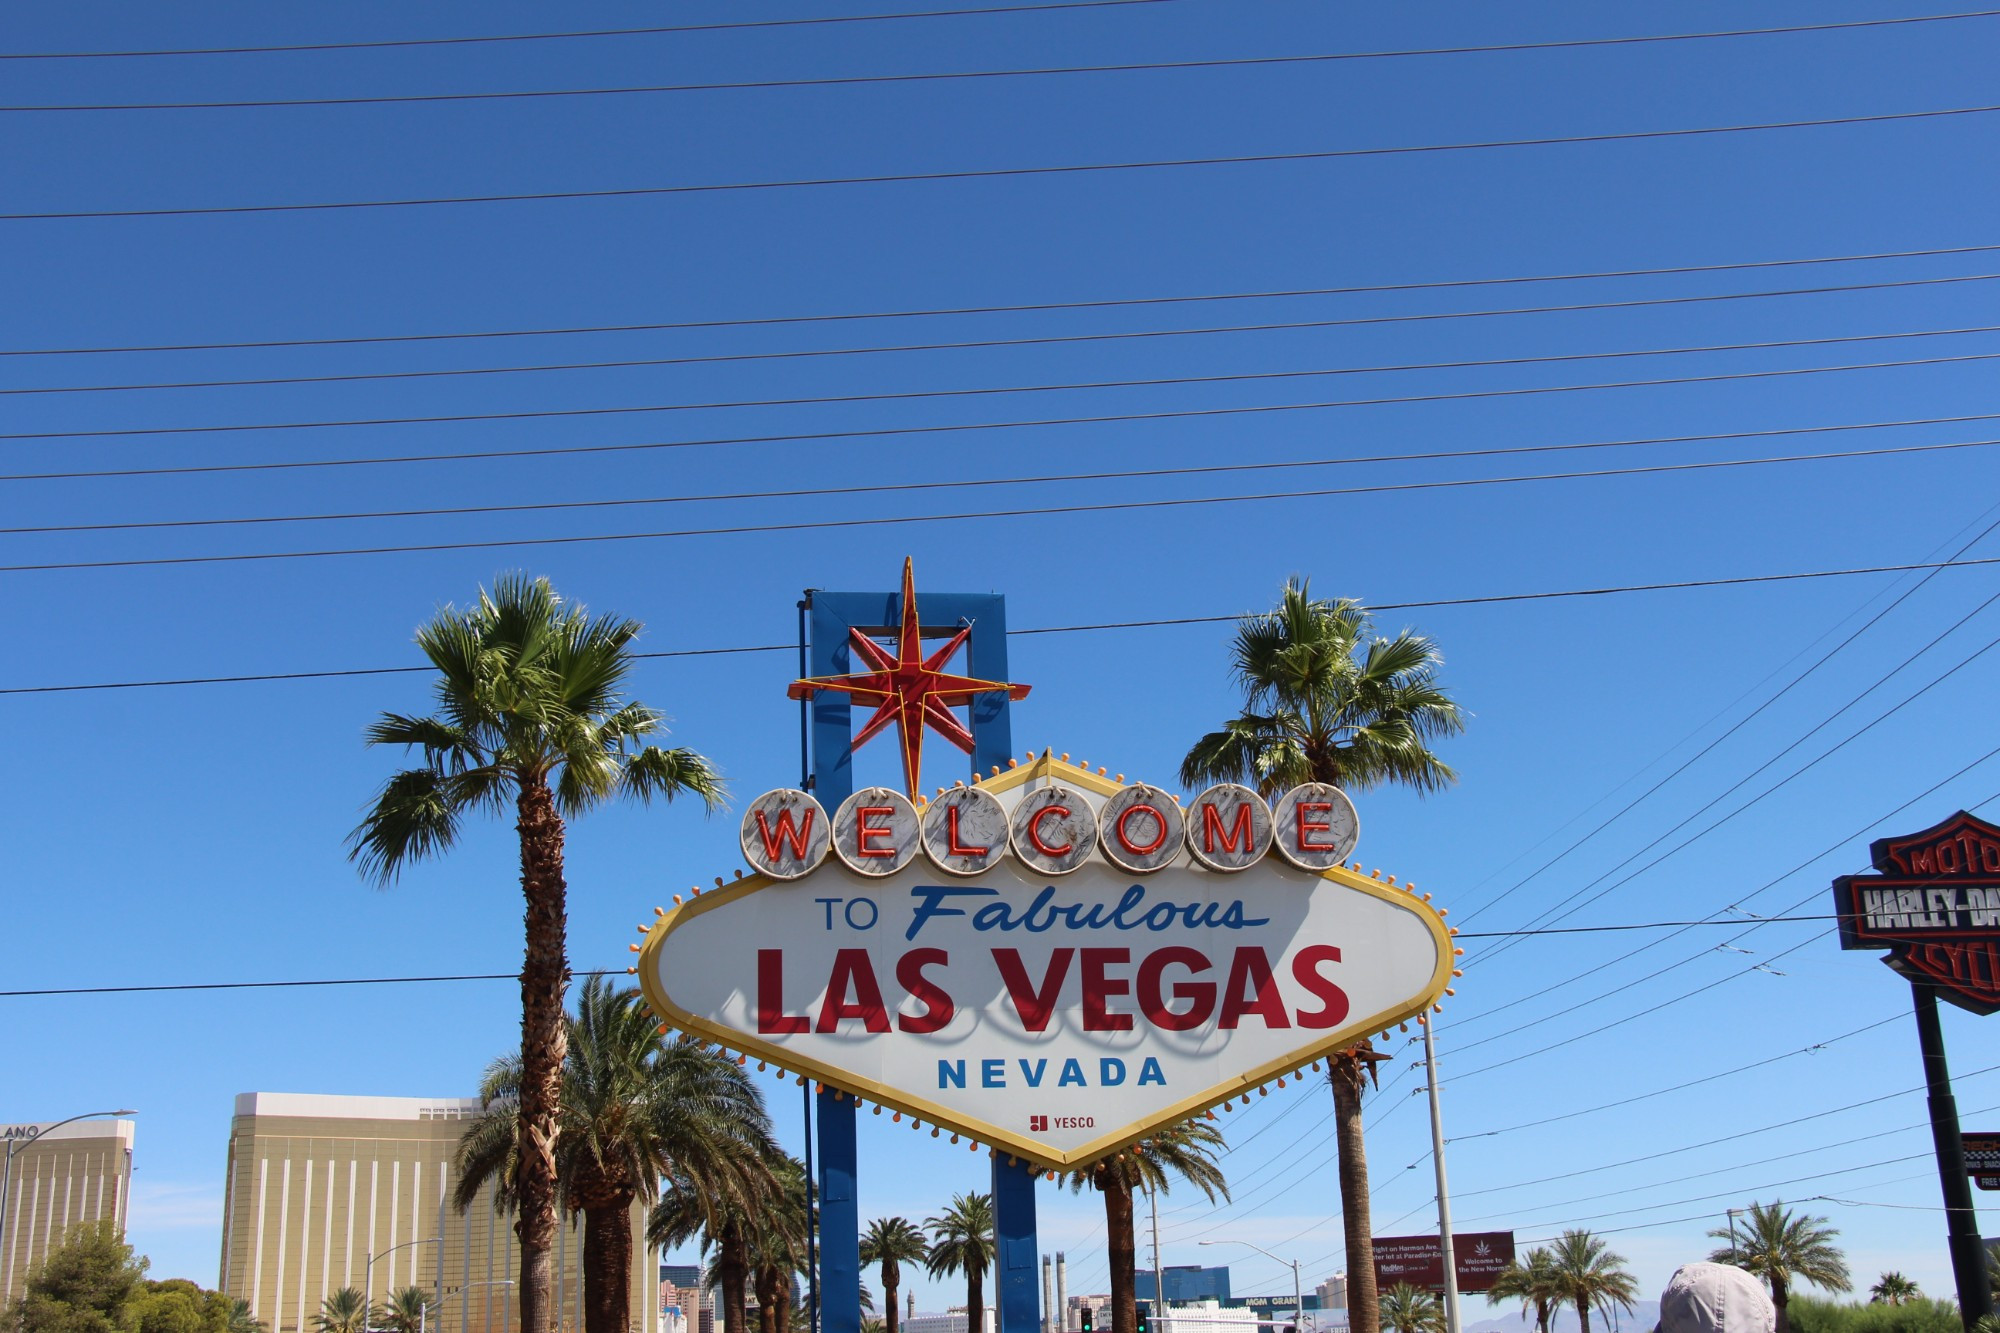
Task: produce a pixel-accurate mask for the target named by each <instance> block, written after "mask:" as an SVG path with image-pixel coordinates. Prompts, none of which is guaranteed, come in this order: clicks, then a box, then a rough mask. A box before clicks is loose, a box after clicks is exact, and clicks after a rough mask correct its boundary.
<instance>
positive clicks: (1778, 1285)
mask: <svg viewBox="0 0 2000 1333" xmlns="http://www.w3.org/2000/svg"><path fill="white" fill-rule="evenodd" d="M1771 1304H1772V1305H1773V1306H1775V1307H1776V1308H1777V1311H1778V1328H1777V1333H1792V1293H1791V1292H1789V1291H1787V1290H1785V1279H1783V1278H1781V1277H1779V1276H1777V1275H1776V1274H1775V1273H1774V1274H1772V1276H1771ZM1585 1333H1588V1330H1585Z"/></svg>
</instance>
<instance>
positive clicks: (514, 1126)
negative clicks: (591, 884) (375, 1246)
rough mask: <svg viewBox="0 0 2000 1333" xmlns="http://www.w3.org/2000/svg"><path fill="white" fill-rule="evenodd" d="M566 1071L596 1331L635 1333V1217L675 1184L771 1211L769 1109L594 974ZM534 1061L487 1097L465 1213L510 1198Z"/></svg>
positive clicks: (504, 1069) (570, 1174)
mask: <svg viewBox="0 0 2000 1333" xmlns="http://www.w3.org/2000/svg"><path fill="white" fill-rule="evenodd" d="M564 1038H565V1040H564V1045H565V1066H564V1076H563V1081H562V1097H561V1101H560V1103H559V1104H558V1109H557V1117H556V1143H555V1162H556V1182H557V1188H558V1198H559V1199H560V1201H561V1203H562V1205H563V1207H565V1208H566V1209H567V1210H568V1211H570V1212H572V1213H582V1214H583V1293H584V1297H583V1308H584V1329H585V1333H622V1330H623V1329H624V1328H625V1326H626V1322H627V1317H628V1309H629V1306H630V1303H631V1289H632V1206H633V1204H634V1203H637V1202H641V1201H643V1202H646V1203H651V1202H653V1201H654V1200H655V1199H656V1198H658V1197H659V1181H660V1179H661V1178H662V1177H663V1176H669V1175H677V1176H680V1177H683V1178H686V1179H689V1180H692V1181H695V1182H698V1183H699V1187H700V1188H701V1189H702V1190H703V1191H704V1192H705V1193H706V1194H708V1195H710V1196H712V1197H714V1198H717V1199H720V1200H734V1201H736V1202H738V1203H739V1204H741V1205H743V1206H744V1207H746V1208H747V1207H749V1206H750V1205H751V1204H752V1203H753V1202H754V1201H758V1200H761V1199H762V1198H763V1197H764V1196H765V1194H766V1193H767V1192H768V1190H767V1182H768V1180H769V1173H768V1170H767V1169H766V1167H765V1165H764V1162H765V1159H766V1158H767V1156H768V1154H770V1153H771V1152H772V1151H774V1149H773V1147H772V1141H771V1122H770V1117H769V1115H768V1114H767V1113H766V1112H765V1109H764V1099H763V1096H762V1094H761V1093H759V1092H758V1090H757V1087H756V1085H755V1084H753V1083H752V1082H751V1081H750V1077H749V1075H748V1074H747V1073H745V1072H744V1070H743V1069H742V1068H741V1067H739V1066H738V1065H737V1064H736V1062H735V1061H733V1060H730V1059H727V1058H726V1057H723V1056H720V1055H717V1054H715V1053H714V1052H712V1051H710V1050H708V1049H706V1048H705V1047H702V1046H699V1045H696V1044H695V1043H693V1042H691V1041H688V1040H685V1039H681V1040H673V1041H669V1040H667V1039H665V1038H664V1037H663V1036H662V1035H661V1033H660V1030H659V1025H658V1024H657V1023H656V1022H655V1021H654V1020H653V1018H652V1017H651V1016H650V1015H649V1014H648V1013H647V1012H646V1009H645V1007H644V1004H643V1003H642V1001H641V1000H640V998H639V993H638V992H637V991H631V990H625V991H620V990H615V989H614V988H613V987H612V986H611V985H610V983H608V982H607V981H605V980H604V979H603V978H601V977H591V978H590V979H589V980H587V981H586V982H585V983H584V986H583V991H582V992H581V994H580V995H579V996H578V999H577V1007H576V1013H575V1014H574V1015H572V1016H566V1017H565V1021H564ZM520 1087H521V1061H520V1060H519V1059H518V1058H510V1059H505V1060H499V1061H496V1062H495V1063H494V1064H493V1066H492V1067H491V1068H490V1069H488V1070H487V1073H486V1078H485V1081H484V1082H483V1083H482V1084H481V1086H480V1090H479V1093H480V1101H481V1105H482V1107H483V1108H484V1109H483V1111H482V1113H481V1115H480V1116H479V1118H478V1119H476V1120H474V1121H473V1122H472V1123H471V1124H470V1125H468V1126H467V1127H466V1130H465V1133H464V1135H462V1136H461V1138H460V1140H459V1146H458V1169H459V1178H458V1185H457V1187H456V1189H455V1191H454V1193H453V1202H454V1203H455V1204H456V1205H457V1207H458V1209H459V1211H461V1212H463V1211H464V1210H466V1209H467V1208H469V1207H471V1206H472V1202H473V1200H474V1198H476V1197H477V1196H478V1194H479V1191H480V1189H481V1188H482V1187H484V1186H485V1185H487V1184H488V1183H489V1182H497V1183H498V1184H499V1186H500V1188H499V1189H498V1190H497V1191H496V1203H498V1204H500V1205H501V1206H506V1205H510V1204H513V1203H515V1202H516V1196H515V1195H514V1193H513V1191H512V1190H511V1189H510V1188H509V1182H510V1181H512V1180H513V1179H514V1178H515V1176H514V1172H513V1170H512V1167H513V1164H514V1160H515V1157H516V1155H517V1153H518V1144H519V1143H520V1140H521V1134H520V1126H519V1123H518V1121H519V1116H520V1103H519V1100H518V1097H519V1091H520Z"/></svg>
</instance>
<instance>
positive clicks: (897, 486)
mask: <svg viewBox="0 0 2000 1333" xmlns="http://www.w3.org/2000/svg"><path fill="white" fill-rule="evenodd" d="M1994 445H2000V439H1989V440H1957V441H1947V442H1943V443H1934V444H1903V445H1886V446H1884V447H1882V448H1879V449H1847V450H1839V451H1835V452H1830V453H1820V454H1791V455H1786V456H1784V457H1775V458H1731V459H1713V460H1707V461H1701V462H1692V463H1659V464H1650V465H1644V466H1638V467H1628V468H1600V469H1594V470H1591V471H1584V472H1547V473H1539V474H1535V475H1532V476H1514V477H1465V478H1456V479H1447V480H1442V481H1410V482H1383V483H1379V484H1377V485H1372V486H1343V487H1338V488H1332V489H1325V490H1317V491H1310V492H1307V491H1298V492H1290V493H1289V494H1295V495H1298V496H1300V497H1306V496H1316V497H1321V498H1324V497H1326V496H1331V495H1371V494H1378V493H1383V492H1394V491H1412V490H1451V489H1458V488H1463V487H1478V486H1500V485H1514V484H1517V483H1522V482H1531V481H1573V480H1580V479H1595V478H1606V477H1628V476H1639V475H1642V474H1649V473H1668V472H1695V471H1705V470H1712V469H1717V468H1733V467H1756V466H1763V465H1767V464H1773V465H1774V464H1780V463H1812V462H1831V461H1834V460H1838V459H1848V458H1881V457H1891V456H1897V455H1903V454H1926V453H1939V452H1951V451H1956V450H1960V449H1985V448H1991V447H1993V446H1994ZM1541 447H1542V448H1544V449H1546V448H1548V447H1550V446H1541ZM1458 452H1460V453H1473V454H1475V455H1485V454H1486V453H1488V452H1489V451H1483V450H1472V451H1458ZM1491 452H1508V451H1491ZM1361 461H1363V460H1359V459H1353V458H1320V459H1302V460H1300V461H1298V462H1289V463H1282V462H1281V463H1216V464H1209V465H1207V466H1201V467H1168V468H1132V469H1125V470H1121V471H1111V472H1063V473H1044V474H1040V475H1033V476H1016V477H979V478H972V479H967V480H960V481H904V482H883V483H878V484H874V485H867V486H809V487H797V488H792V489H787V490H767V491H715V492H710V493H708V494H701V495H653V496H633V497H630V498H625V499H614V500H546V501H540V502H534V503H523V504H495V505H457V506H449V507H440V508H432V509H375V510H350V511H346V512H336V513H318V514H267V515H253V516H242V517H225V518H185V519H149V520H143V521H134V522H128V523H49V524H41V525H34V526H23V527H15V528H0V536H28V535H34V536H47V535H51V534H56V533H73V532H157V531H179V530H184V529H189V528H228V527H255V526H271V525H280V524H295V523H348V522H361V521H377V520H384V519H405V518H424V519H430V518H463V517H468V516H471V515H485V514H530V513H565V512H571V511H575V510H600V509H628V508H634V507H638V508H645V507H652V506H658V505H679V504H714V503H721V502H728V501H741V500H790V499H801V498H827V497H832V496H852V495H884V494H895V495H900V494H909V493H921V492H926V491H950V490H966V489H969V488H977V487H1002V486H1042V485H1049V484H1052V483H1075V482H1091V481H1137V480H1153V479H1160V478H1166V477H1187V476H1208V475H1215V474H1223V473H1236V472H1269V471H1276V470H1281V469H1292V468H1322V467H1344V466H1349V465H1352V464H1355V463H1358V462H1361ZM1371 461H1377V462H1389V461H1394V462H1403V461H1409V458H1408V457H1407V456H1397V455H1387V456H1383V457H1378V458H1376V459H1374V460H1371ZM1227 498H1228V497H1216V496H1210V497H1197V498H1196V499H1192V500H1190V501H1188V503H1225V502H1226V501H1227ZM1254 498H1260V499H1261V498H1268V497H1261V496H1260V497H1254ZM1129 503H1148V502H1129Z"/></svg>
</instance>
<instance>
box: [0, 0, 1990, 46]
mask: <svg viewBox="0 0 2000 1333" xmlns="http://www.w3.org/2000/svg"><path fill="white" fill-rule="evenodd" d="M1168 3H1172V0H1061V2H1060V3H1048V4H1037V5H990V6H985V7H982V8H978V9H918V10H904V11H902V12H900V13H890V14H832V15H826V16H824V17H819V18H797V19H741V20H736V21H733V22H727V23H676V24H670V25H663V26H659V27H647V28H584V29H580V30H577V31H573V32H517V33H501V34H497V35H492V36H473V37H404V38H390V39H386V40H381V41H372V42H293V43H288V44H285V45H281V46H182V47H169V48H166V49H160V50H135V51H8V52H0V60H128V59H132V58H135V57H148V56H242V55H271V54H274V53H280V52H295V51H382V50H390V49H396V48H404V47H416V46H478V45H482V44H486V43H496V42H555V41H571V40H574V39H577V38H585V37H651V36H657V35H660V34H666V33H683V32H735V31H742V30H745V29H753V28H800V27H817V26H822V25H825V24H832V23H882V22H886V21H889V20H893V19H935V18H972V17H976V16H978V17H983V16H985V15H989V14H1038V13H1043V12H1046V11H1051V10H1062V9H1111V8H1116V7H1119V6H1123V5H1157V4H1168ZM1995 12H2000V11H1995ZM1978 17H1983V16H1982V15H1979V14H1973V13H1969V12H1968V13H1963V14H1936V15H1926V16H1923V19H1922V20H1920V19H1916V18H1910V19H1875V20H1868V21H1864V22H1863V23H1861V24H1856V25H1854V26H1873V25H1874V24H1878V23H1879V24H1889V23H1912V22H1918V21H1926V20H1927V21H1930V22H1938V21H1942V20H1945V19H1953V18H1978ZM1816 26H1817V25H1814V26H1809V27H1801V28H1800V29H1798V31H1802V32H1810V31H1814V30H1815V28H1816ZM1827 26H1828V27H1845V26H1848V25H1846V24H1829V25H1827ZM1752 31H1755V30H1752ZM1771 31H1774V32H1784V31H1788V29H1783V28H1777V29H1772V30H1771ZM1709 35H1710V34H1707V33H1693V34H1689V35H1688V36H1689V37H1697V36H1709ZM1714 35H1716V36H1724V35H1728V36H1734V35H1736V34H1733V33H1732V34H1714ZM1745 35H1748V34H1747V33H1746V34H1745ZM1623 40H1627V41H1630V40H1636V39H1632V38H1626V39H1623ZM1653 40H1656V41H1665V40H1668V39H1666V38H1655V39H1653ZM1681 40H1687V38H1682V39H1681Z"/></svg>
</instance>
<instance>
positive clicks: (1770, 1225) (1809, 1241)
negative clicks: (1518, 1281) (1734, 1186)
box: [1586, 1202, 1853, 1333]
mask: <svg viewBox="0 0 2000 1333" xmlns="http://www.w3.org/2000/svg"><path fill="white" fill-rule="evenodd" d="M1733 1220H1734V1219H1732V1221H1733ZM1708 1234H1709V1236H1710V1237H1712V1238H1713V1239H1715V1240H1726V1241H1728V1242H1729V1244H1727V1245H1725V1246H1723V1247H1722V1248H1721V1249H1719V1250H1717V1251H1715V1253H1713V1254H1711V1255H1709V1256H1708V1257H1709V1258H1710V1259H1711V1260H1713V1261H1714V1262H1716V1263H1718V1264H1735V1265H1736V1266H1737V1267H1738V1268H1741V1269H1744V1270H1745V1271H1747V1272H1751V1273H1755V1274H1756V1275H1757V1276H1758V1277H1761V1278H1763V1279H1764V1280H1765V1281H1766V1282H1768V1283H1770V1284H1771V1304H1773V1305H1775V1306H1776V1307H1777V1309H1778V1333H1789V1330H1790V1328H1791V1315H1790V1311H1789V1309H1788V1307H1789V1305H1790V1304H1791V1297H1792V1286H1793V1284H1794V1283H1797V1282H1809V1283H1811V1284H1812V1285H1813V1286H1815V1287H1818V1288H1820V1289H1821V1290H1823V1291H1846V1290H1848V1289H1849V1288H1850V1287H1851V1286H1852V1285H1853V1283H1852V1281H1851V1280H1850V1278H1849V1277H1848V1273H1847V1260H1846V1258H1845V1257H1844V1256H1843V1255H1842V1254H1841V1252H1840V1248H1839V1247H1838V1246H1836V1245H1835V1244H1834V1243H1833V1239H1834V1237H1836V1236H1838V1235H1839V1234H1840V1232H1839V1231H1837V1230H1835V1229H1834V1228H1833V1227H1830V1226H1828V1225H1826V1219H1825V1218H1824V1217H1809V1216H1807V1215H1806V1214H1804V1213H1802V1212H1799V1211H1797V1210H1795V1209H1790V1208H1787V1207H1785V1205H1784V1204H1783V1203H1777V1202H1774V1203H1771V1204H1769V1205H1768V1206H1767V1205H1765V1204H1761V1203H1753V1204H1751V1205H1750V1211H1749V1213H1748V1214H1747V1215H1746V1217H1745V1219H1744V1220H1743V1221H1740V1222H1737V1223H1736V1225H1735V1226H1733V1227H1731V1228H1729V1229H1728V1230H1723V1229H1721V1228H1717V1229H1716V1230H1714V1231H1711V1232H1709V1233H1708ZM1586 1333H1588V1331H1587V1330H1586Z"/></svg>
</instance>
